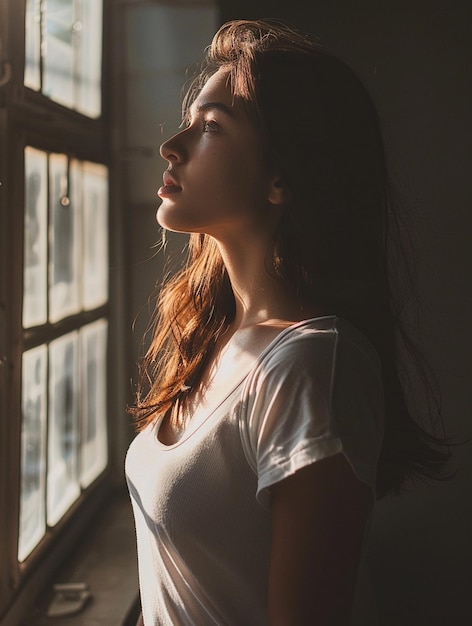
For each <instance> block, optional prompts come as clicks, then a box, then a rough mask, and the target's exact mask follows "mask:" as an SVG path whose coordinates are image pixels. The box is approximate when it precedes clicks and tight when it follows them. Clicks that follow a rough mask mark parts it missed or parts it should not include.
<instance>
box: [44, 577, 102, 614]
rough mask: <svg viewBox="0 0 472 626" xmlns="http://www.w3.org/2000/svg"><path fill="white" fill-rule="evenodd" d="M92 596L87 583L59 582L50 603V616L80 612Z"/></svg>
mask: <svg viewBox="0 0 472 626" xmlns="http://www.w3.org/2000/svg"><path fill="white" fill-rule="evenodd" d="M91 597H92V594H91V593H90V590H89V587H88V585H87V583H58V584H56V585H54V596H53V599H52V601H51V604H50V605H49V608H48V611H47V616H48V617H64V616H65V615H73V614H74V613H80V611H82V610H83V608H84V607H85V605H86V604H87V602H88V600H89V598H91Z"/></svg>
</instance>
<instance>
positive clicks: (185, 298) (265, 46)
mask: <svg viewBox="0 0 472 626" xmlns="http://www.w3.org/2000/svg"><path fill="white" fill-rule="evenodd" d="M222 67H224V68H225V70H227V71H228V73H229V76H230V84H231V88H232V91H233V94H234V95H235V96H237V97H238V98H240V99H241V100H242V102H243V103H244V105H245V107H246V110H247V114H248V115H249V117H250V119H251V120H252V121H253V123H254V125H255V127H256V128H257V129H258V131H259V133H260V137H261V142H262V145H263V146H264V148H265V152H266V155H267V158H268V159H269V161H270V163H271V164H272V166H273V167H274V171H277V172H280V173H281V176H282V180H283V182H284V184H285V186H286V187H287V189H288V190H289V192H290V202H289V206H288V208H287V210H286V211H285V214H284V215H283V217H282V219H281V222H280V225H279V228H278V231H277V234H276V237H275V239H274V245H273V251H272V255H271V258H270V259H269V260H268V264H267V270H268V271H269V272H271V274H272V275H273V276H274V277H275V278H276V279H278V280H281V281H287V282H288V283H289V284H291V285H292V286H293V287H294V288H295V290H296V293H297V296H298V298H299V299H300V301H301V302H302V303H306V304H308V303H316V304H317V305H320V304H321V305H322V306H323V308H324V309H325V310H329V311H330V312H332V313H333V314H336V315H338V316H340V317H343V318H345V319H347V320H349V321H350V322H351V323H352V324H354V325H355V326H356V327H357V328H359V329H360V330H361V331H362V332H364V334H365V335H366V336H367V337H368V338H369V339H370V340H371V342H372V343H373V345H374V346H375V347H376V349H377V351H378V353H379V356H380V359H381V363H382V375H383V383H384V391H385V399H386V403H385V404H386V430H385V438H384V444H383V449H382V453H381V458H380V462H379V470H378V484H377V487H378V495H379V497H380V496H383V495H384V494H386V493H388V492H390V491H393V492H398V491H399V490H400V488H401V487H402V485H403V484H404V482H405V480H406V479H407V478H409V477H413V476H420V477H430V478H431V477H439V475H440V472H441V469H442V467H443V466H444V463H445V460H446V458H447V456H448V455H447V453H446V452H444V451H443V450H441V449H439V448H438V446H437V444H439V443H440V441H439V440H438V439H436V438H435V437H434V436H433V435H432V434H429V433H428V432H427V431H426V430H424V428H423V427H421V426H420V425H419V424H418V423H417V421H415V420H414V419H413V417H412V416H411V414H410V411H409V409H408V406H407V403H406V400H405V396H404V391H403V388H402V384H401V383H400V377H399V359H398V341H399V337H400V338H402V339H403V346H404V347H405V346H406V348H407V349H408V352H409V353H410V354H412V355H413V357H414V360H415V363H416V364H417V365H418V358H417V352H416V351H415V350H414V348H413V346H412V343H411V341H410V340H409V339H408V338H407V335H406V334H405V332H404V331H403V329H402V325H401V323H400V319H399V315H398V304H396V303H395V302H394V301H393V299H392V293H391V292H392V289H391V282H392V281H391V270H392V268H391V267H390V268H389V266H388V263H387V250H388V248H389V247H390V248H391V246H392V240H395V237H394V236H392V231H394V230H395V226H396V220H395V214H394V213H393V212H392V210H391V208H390V205H389V202H388V194H387V189H388V181H387V174H386V167H385V159H384V150H383V145H382V138H381V133H380V130H379V123H378V119H377V114H376V111H375V108H374V106H373V104H372V101H371V98H370V97H369V95H368V93H367V91H366V89H365V88H364V86H363V85H362V83H361V81H360V80H359V79H358V78H357V77H356V76H355V75H354V73H353V72H352V70H350V69H349V68H348V67H347V66H346V65H345V64H344V63H343V62H341V61H340V60H338V59H336V58H335V57H333V56H332V55H330V54H329V53H327V52H326V51H324V50H323V49H322V48H321V47H320V46H318V45H316V44H314V43H312V42H311V41H310V40H309V39H308V38H306V37H304V36H302V35H301V34H299V33H297V32H295V31H293V30H291V29H289V28H287V27H285V26H282V25H280V24H278V23H272V22H263V21H242V20H239V21H234V22H229V23H228V24H225V25H224V26H222V27H221V28H220V30H219V31H218V32H217V34H216V35H215V37H214V39H213V42H212V44H211V46H210V47H209V48H208V50H207V53H206V57H205V60H204V62H203V65H202V70H201V73H200V74H199V76H198V77H197V78H196V80H195V81H194V82H193V84H192V85H191V87H190V89H189V91H188V93H187V96H186V98H185V99H184V105H183V113H184V117H185V115H186V112H187V110H188V108H189V106H190V105H191V104H192V102H193V101H194V100H195V98H196V96H197V95H198V93H199V91H200V90H201V88H202V87H203V85H204V84H205V82H206V81H207V80H208V78H209V77H210V76H211V75H212V74H214V73H215V72H216V71H217V70H218V69H219V68H222ZM393 234H394V233H393ZM398 244H399V242H398V241H397V242H396V245H398ZM234 313H235V301H234V296H233V292H232V289H231V285H230V282H229V278H228V274H227V272H226V269H225V266H224V264H223V262H222V259H221V256H220V254H219V251H218V248H217V246H216V244H215V242H214V240H212V238H211V237H209V236H207V235H197V234H192V235H191V236H190V240H189V250H188V257H187V262H186V265H185V267H184V268H183V269H182V270H181V271H180V272H178V273H177V274H176V275H175V276H174V277H172V278H171V279H170V280H169V281H168V282H167V283H166V284H165V286H164V287H163V288H162V289H161V291H160V295H159V298H158V302H157V307H156V314H155V318H154V320H153V323H152V328H153V336H152V341H151V345H150V347H149V349H148V351H147V353H146V355H145V357H144V359H143V362H142V364H141V376H140V384H139V387H138V393H137V399H136V403H135V405H134V406H133V407H132V408H131V409H130V411H131V413H132V414H133V415H134V417H135V418H136V423H137V428H138V430H141V429H143V428H144V427H146V426H147V425H148V424H149V423H151V422H152V421H153V420H154V419H155V418H156V417H157V416H159V415H163V414H166V413H167V412H168V411H170V410H171V408H172V407H175V406H177V407H181V406H185V404H186V402H187V398H188V396H189V394H190V393H191V391H192V389H195V387H196V386H197V385H198V383H199V381H200V379H201V376H202V372H203V370H204V368H205V365H206V364H207V362H208V359H209V358H210V357H211V354H212V350H213V348H214V346H215V343H216V341H217V340H218V338H219V336H220V335H221V333H222V332H224V331H225V329H226V328H227V327H228V325H229V324H230V323H231V321H232V320H233V318H234ZM419 371H420V372H423V371H424V370H423V369H422V368H421V367H420V369H419ZM178 413H179V412H178V411H174V412H173V414H174V415H178ZM428 417H429V418H431V414H429V415H428ZM173 419H174V421H175V420H178V419H179V418H178V417H174V418H173Z"/></svg>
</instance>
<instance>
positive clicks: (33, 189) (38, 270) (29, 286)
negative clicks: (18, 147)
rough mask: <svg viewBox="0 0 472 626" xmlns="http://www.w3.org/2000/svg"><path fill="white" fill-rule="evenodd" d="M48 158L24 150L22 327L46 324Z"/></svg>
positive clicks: (34, 151) (41, 153)
mask: <svg viewBox="0 0 472 626" xmlns="http://www.w3.org/2000/svg"><path fill="white" fill-rule="evenodd" d="M47 199H48V196H47V155H46V153H45V152H41V151H39V150H35V149H34V148H30V147H27V148H26V149H25V232H24V283H23V326H24V327H25V328H29V327H30V326H36V325H38V324H44V323H46V321H47V218H48V213H47Z"/></svg>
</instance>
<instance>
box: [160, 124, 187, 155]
mask: <svg viewBox="0 0 472 626" xmlns="http://www.w3.org/2000/svg"><path fill="white" fill-rule="evenodd" d="M184 132H185V130H182V131H180V132H179V133H176V134H175V135H172V137H170V139H167V140H166V141H164V143H163V144H162V145H161V147H160V148H159V153H160V155H161V157H162V158H163V159H165V160H166V161H169V162H171V161H183V160H184V155H185V150H184V146H183V142H182V141H181V139H182V134H183V133H184Z"/></svg>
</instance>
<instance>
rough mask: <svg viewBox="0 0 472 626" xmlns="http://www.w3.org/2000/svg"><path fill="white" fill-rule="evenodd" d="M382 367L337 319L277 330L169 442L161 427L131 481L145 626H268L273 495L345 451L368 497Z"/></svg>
mask: <svg viewBox="0 0 472 626" xmlns="http://www.w3.org/2000/svg"><path fill="white" fill-rule="evenodd" d="M383 411H384V407H383V392H382V382H381V374H380V364H379V359H378V357H377V354H376V352H375V350H374V349H373V348H372V346H371V344H370V343H369V342H368V340H367V339H366V338H365V337H364V336H363V335H362V334H361V333H359V332H358V331H357V330H355V329H354V328H353V327H352V326H351V325H350V324H348V323H347V322H345V321H344V320H341V319H339V318H336V317H322V318H316V319H313V320H307V321H304V322H299V323H297V324H295V325H293V326H290V327H289V328H287V329H285V330H283V331H282V332H281V333H280V334H279V335H278V336H277V337H276V338H275V339H274V340H273V341H272V342H271V343H270V344H269V346H268V347H267V348H266V349H265V350H264V351H263V352H262V354H261V355H260V356H259V357H258V359H257V361H256V363H255V366H254V367H253V368H252V369H251V371H250V372H249V374H247V373H246V374H245V375H244V377H243V379H242V380H240V381H239V383H238V384H237V385H236V387H235V388H234V389H231V390H228V395H227V396H226V397H225V399H224V400H223V401H222V402H221V403H220V404H219V405H218V407H217V408H216V409H215V410H213V411H212V412H211V414H209V415H208V417H207V418H206V419H205V420H203V421H201V422H200V423H199V424H198V425H197V426H196V427H194V428H192V427H191V426H190V427H189V428H188V429H187V430H186V431H185V432H184V435H183V437H182V438H181V439H180V440H179V441H178V442H177V443H175V444H174V445H169V446H168V445H164V444H163V443H161V442H160V441H159V439H158V437H157V431H158V428H159V424H160V422H159V421H158V422H156V423H155V424H153V425H151V426H148V427H147V428H146V429H145V430H144V431H143V432H142V433H140V434H139V435H138V436H137V437H136V438H135V440H134V441H133V442H132V444H131V446H130V448H129V451H128V455H127V459H126V475H127V480H128V485H129V490H130V494H131V500H132V504H133V510H134V515H135V522H136V533H137V545H138V562H139V577H140V592H141V602H142V610H143V618H144V623H145V625H146V626H180V625H186V626H187V625H195V626H206V625H210V624H219V625H223V624H226V625H231V626H264V625H265V624H267V623H268V617H267V579H268V566H269V552H270V534H271V530H270V528H271V526H270V490H269V487H270V486H271V485H273V484H275V483H277V482H278V481H280V480H283V479H284V478H286V477H287V476H289V475H291V474H293V473H294V472H296V471H297V470H298V469H300V468H302V467H304V466H306V465H309V464H310V463H314V462H316V461H318V460H320V459H323V458H325V457H328V456H332V455H334V454H337V453H339V452H342V453H343V454H344V455H345V456H346V458H347V459H348V461H349V462H350V464H351V466H352V467H353V469H354V472H355V473H356V475H357V476H358V477H359V478H360V479H361V480H362V481H363V482H365V483H367V484H368V485H369V486H370V487H371V488H372V490H373V491H374V490H375V480H376V478H375V477H376V468H377V461H378V456H379V452H380V447H381V443H382V436H383Z"/></svg>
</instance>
